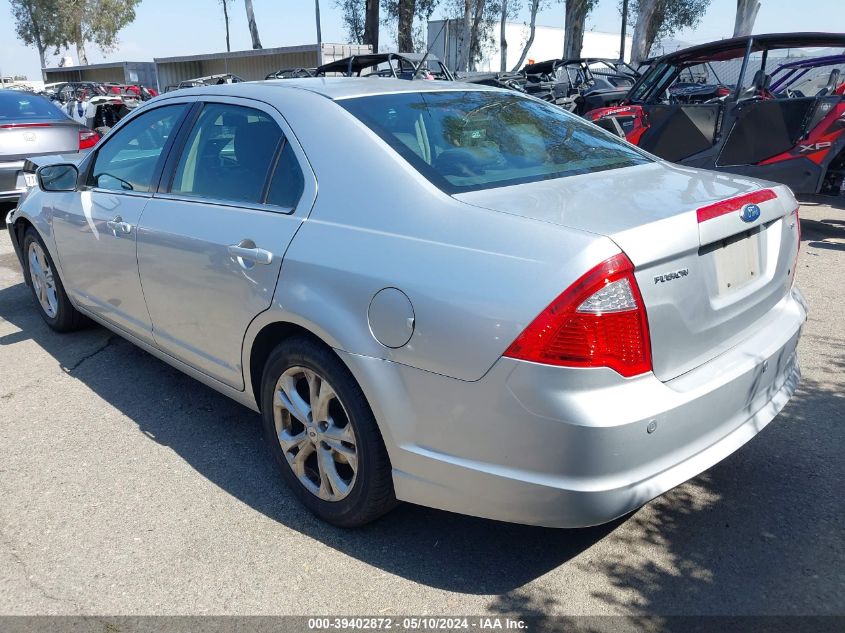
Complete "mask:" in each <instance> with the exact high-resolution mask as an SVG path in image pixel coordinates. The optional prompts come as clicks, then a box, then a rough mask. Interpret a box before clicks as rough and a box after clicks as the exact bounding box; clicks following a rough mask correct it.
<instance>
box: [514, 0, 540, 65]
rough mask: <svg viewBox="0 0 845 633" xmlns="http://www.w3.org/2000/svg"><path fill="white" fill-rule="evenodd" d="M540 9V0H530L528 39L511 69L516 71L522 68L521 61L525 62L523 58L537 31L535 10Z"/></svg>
mask: <svg viewBox="0 0 845 633" xmlns="http://www.w3.org/2000/svg"><path fill="white" fill-rule="evenodd" d="M539 10H540V0H531V5H530V6H529V9H528V11H529V16H530V17H529V22H528V39H527V40H526V41H525V45H524V46H523V47H522V53H520V55H519V61H518V62H516V66H514V67H513V71H514V72H516V71H518V70H519V69H520V68H522V64H523V62H525V58H526V57H527V56H528V51H529V50H530V48H531V45H532V44H533V43H534V35H535V34H536V32H537V12H538V11H539Z"/></svg>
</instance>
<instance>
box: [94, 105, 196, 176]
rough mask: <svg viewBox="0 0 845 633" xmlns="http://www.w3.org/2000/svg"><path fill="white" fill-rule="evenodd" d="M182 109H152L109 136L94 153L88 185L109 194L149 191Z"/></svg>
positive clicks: (172, 106)
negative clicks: (113, 192)
mask: <svg viewBox="0 0 845 633" xmlns="http://www.w3.org/2000/svg"><path fill="white" fill-rule="evenodd" d="M185 107H186V106H185V104H181V103H179V104H174V105H169V106H164V107H161V108H155V109H154V110H150V111H149V112H145V113H144V114H139V115H138V116H137V117H135V118H134V119H132V121H130V122H129V123H127V124H126V125H124V126H123V127H121V128H120V129H119V130H116V131H115V132H114V133H112V134H110V135H109V138H108V140H107V142H106V144H105V145H103V147H102V148H101V149H100V150H99V151H98V152H97V157H96V158H95V159H94V166H93V169H92V170H91V175H90V177H89V183H88V184H89V185H91V186H94V187H97V188H99V189H108V190H111V191H136V192H149V191H152V189H153V177H154V175H155V173H156V165H157V164H158V161H159V159H160V158H161V152H162V150H163V149H164V146H165V145H166V144H167V139H168V138H169V137H170V135H171V134H172V133H173V128H174V126H175V125H176V123H177V122H178V121H179V119H180V117H181V116H182V113H183V112H184V111H185Z"/></svg>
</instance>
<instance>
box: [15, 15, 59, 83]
mask: <svg viewBox="0 0 845 633" xmlns="http://www.w3.org/2000/svg"><path fill="white" fill-rule="evenodd" d="M11 8H12V16H13V17H14V18H15V32H16V33H17V36H18V38H19V39H20V40H21V41H22V42H23V43H24V44H26V45H27V46H35V48H36V49H38V59H39V61H40V63H41V68H45V67H46V66H47V59H46V54H47V49H48V48H51V47H54V46H59V45H61V43H62V37H61V32H62V22H61V16H60V15H59V13H58V0H11Z"/></svg>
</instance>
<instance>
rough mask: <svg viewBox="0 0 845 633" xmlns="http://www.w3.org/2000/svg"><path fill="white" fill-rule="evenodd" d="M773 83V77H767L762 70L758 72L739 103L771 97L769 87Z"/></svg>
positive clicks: (742, 93) (743, 92)
mask: <svg viewBox="0 0 845 633" xmlns="http://www.w3.org/2000/svg"><path fill="white" fill-rule="evenodd" d="M771 83H772V76H771V75H767V74H766V73H765V72H764V71H762V70H758V71H757V72H756V73H754V79H753V80H752V81H751V85H750V86H748V88H746V89H745V90H743V91H742V92H741V93H740V95H739V101H742V100H743V99H753V98H755V97H763V98H767V97H768V96H769V95H770V93H769V86H770V85H771ZM769 98H770V97H769Z"/></svg>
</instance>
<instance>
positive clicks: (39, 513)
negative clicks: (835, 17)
mask: <svg viewBox="0 0 845 633" xmlns="http://www.w3.org/2000/svg"><path fill="white" fill-rule="evenodd" d="M802 229H803V243H802V250H801V255H800V265H799V271H798V283H799V285H800V286H801V288H802V290H803V291H804V292H805V295H806V296H807V299H808V301H809V303H810V306H811V316H810V320H809V322H808V323H807V326H806V328H805V330H804V336H803V339H802V342H801V347H800V354H801V360H802V367H803V371H804V378H803V382H802V385H801V387H800V390H799V392H798V393H797V394H796V396H795V398H794V399H793V401H792V402H791V403H790V404H789V405H788V407H787V408H786V409H785V411H784V412H783V413H782V414H781V415H780V416H779V417H778V418H777V419H776V420H775V421H774V422H773V423H772V424H771V425H770V426H769V427H768V428H767V429H766V430H764V431H763V432H762V433H761V434H760V435H759V436H758V437H756V438H755V439H754V440H752V441H751V442H750V443H749V444H747V445H746V446H745V447H743V448H742V449H741V450H740V451H738V452H737V453H735V454H734V455H732V456H730V457H729V458H728V459H726V460H724V461H723V462H721V463H720V464H718V465H717V466H715V467H714V468H712V469H710V470H709V471H708V472H706V473H704V474H703V475H701V476H699V477H697V478H696V479H694V480H693V481H690V482H688V483H686V484H684V485H682V486H680V487H678V488H676V489H675V490H673V491H671V492H669V493H668V494H666V495H664V496H663V497H660V498H658V499H656V500H655V501H652V502H651V503H649V504H648V505H647V506H645V507H644V508H642V509H641V510H639V511H638V512H636V513H634V514H632V515H630V516H628V517H625V518H623V519H620V520H617V521H615V522H613V523H611V524H609V525H606V526H602V527H598V528H591V529H585V530H548V529H540V528H530V527H523V526H516V525H508V524H502V523H495V522H491V521H484V520H480V519H472V518H466V517H461V516H457V515H453V514H448V513H445V512H439V511H434V510H428V509H425V508H420V507H414V506H410V505H404V506H402V507H400V508H399V509H398V510H396V511H395V512H393V513H392V514H390V515H388V516H387V517H385V518H384V519H382V520H381V521H379V522H377V523H376V524H374V525H372V526H370V527H367V528H365V529H361V530H356V531H343V530H338V529H335V528H332V527H329V526H327V525H324V524H321V523H320V522H318V521H317V520H315V519H314V518H312V517H311V516H310V515H309V514H308V513H307V512H305V511H304V510H303V509H302V508H301V507H300V506H299V505H298V504H297V503H296V501H295V500H294V499H293V497H292V496H291V495H290V494H289V493H288V492H287V491H286V490H285V489H284V488H283V487H282V485H281V481H280V479H279V477H278V475H277V474H276V472H275V471H274V469H273V465H272V463H271V461H270V459H269V457H268V456H267V455H266V454H265V451H264V450H263V448H262V446H261V432H260V426H259V419H258V416H257V415H255V414H254V413H252V412H250V411H248V410H246V409H244V408H242V407H240V406H238V405H237V404H235V403H233V402H231V401H229V400H227V399H226V398H224V397H223V396H220V395H218V394H217V393H215V392H213V391H212V390H210V389H208V388H206V387H204V386H202V385H201V384H199V383H197V382H195V381H193V380H191V379H190V378H188V377H186V376H183V375H182V374H180V373H178V372H177V371H175V370H173V369H171V368H170V367H169V366H167V365H165V364H164V363H162V362H160V361H158V360H156V359H154V358H153V357H151V356H149V355H148V354H146V353H144V352H142V351H140V350H139V349H137V348H135V347H134V346H132V345H131V344H129V343H127V342H126V341H124V340H123V339H122V338H119V337H116V336H113V335H111V334H110V333H109V332H108V331H106V330H104V329H102V328H99V327H92V328H91V329H88V330H85V331H83V332H79V333H75V334H73V335H58V334H54V333H53V332H51V331H50V330H48V329H47V327H46V326H45V325H44V324H43V323H42V322H41V320H40V319H39V317H38V316H37V314H36V309H35V307H34V305H33V302H32V299H31V297H30V293H29V289H28V288H27V287H26V286H25V285H24V284H23V283H22V277H21V273H20V270H19V267H18V264H17V261H16V259H15V256H14V254H13V252H12V250H11V246H10V243H9V241H8V237H7V235H6V233H5V229H3V230H0V614H17V615H25V614H68V615H75V614H125V615H135V614H292V613H293V614H375V615H378V614H391V615H398V614H414V615H417V614H435V613H437V614H464V615H484V614H502V613H520V614H523V615H534V616H543V615H551V614H557V615H578V614H630V615H648V614H660V615H671V614H683V615H696V614H769V615H790V614H793V615H796V614H802V615H803V614H845V539H843V525H845V512H843V498H844V497H843V494H842V482H843V480H845V466H843V465H844V464H845V460H843V457H842V454H843V449H844V448H845V442H843V429H845V425H843V422H845V397H843V387H845V378H843V373H845V307H843V300H842V299H843V289H845V210H843V205H842V204H841V203H839V204H838V208H835V207H830V206H827V205H825V204H821V203H815V202H811V203H808V204H805V205H804V206H803V207H802Z"/></svg>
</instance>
